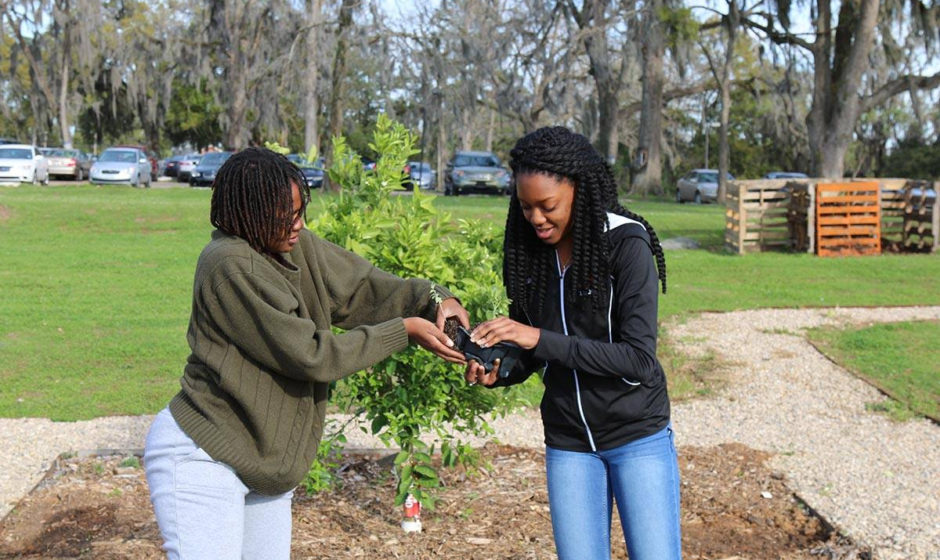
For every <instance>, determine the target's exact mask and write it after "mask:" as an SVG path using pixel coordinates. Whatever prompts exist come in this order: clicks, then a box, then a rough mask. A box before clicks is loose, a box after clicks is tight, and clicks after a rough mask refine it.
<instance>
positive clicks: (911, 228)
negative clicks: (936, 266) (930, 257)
mask: <svg viewBox="0 0 940 560" xmlns="http://www.w3.org/2000/svg"><path fill="white" fill-rule="evenodd" d="M915 188H916V189H917V192H916V193H915V192H914V189H915ZM930 195H932V196H930ZM902 207H903V209H902V212H903V218H904V221H903V227H902V229H903V231H902V236H901V237H902V239H901V245H902V247H903V249H902V250H904V251H907V252H917V253H929V252H932V251H935V250H936V249H937V246H938V241H940V240H938V233H940V207H938V202H937V189H936V186H935V185H932V184H930V183H929V182H927V181H919V182H914V181H912V182H911V183H910V184H909V185H908V186H907V187H906V188H905V189H904V196H903V203H902Z"/></svg>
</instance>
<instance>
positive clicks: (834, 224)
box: [816, 181, 881, 257]
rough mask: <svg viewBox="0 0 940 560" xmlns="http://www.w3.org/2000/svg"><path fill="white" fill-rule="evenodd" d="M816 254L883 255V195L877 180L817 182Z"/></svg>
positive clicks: (823, 255)
mask: <svg viewBox="0 0 940 560" xmlns="http://www.w3.org/2000/svg"><path fill="white" fill-rule="evenodd" d="M816 254H817V255H819V256H821V257H830V256H848V255H880V254H881V193H880V185H879V183H878V182H877V181H864V182H862V181H859V182H846V183H817V185H816Z"/></svg>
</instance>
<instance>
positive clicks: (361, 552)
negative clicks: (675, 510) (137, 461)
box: [0, 445, 870, 560]
mask: <svg viewBox="0 0 940 560" xmlns="http://www.w3.org/2000/svg"><path fill="white" fill-rule="evenodd" d="M482 458H483V465H484V466H483V467H481V468H479V469H478V470H476V471H475V472H468V471H466V470H464V469H454V470H449V471H444V481H445V484H446V488H445V489H444V490H443V492H442V494H441V502H440V503H439V504H438V507H437V508H436V509H435V510H434V511H433V512H429V511H427V510H425V511H424V513H423V515H422V520H423V529H424V531H423V532H422V533H420V534H416V533H410V534H405V533H403V532H402V530H401V528H400V527H399V522H400V521H401V510H400V509H398V508H395V507H393V506H392V500H393V488H394V482H393V480H392V478H391V476H390V471H389V464H388V461H387V460H384V461H383V460H377V459H378V458H377V457H363V456H351V457H349V458H348V459H347V460H346V461H345V462H344V464H343V465H342V467H341V468H340V473H339V474H340V477H341V479H342V481H343V483H342V487H341V488H340V489H338V490H335V491H331V492H327V493H324V494H319V495H315V496H306V495H304V494H303V492H302V491H298V493H297V497H296V498H295V500H294V534H293V554H292V558H324V559H326V558H329V559H336V558H369V559H371V558H410V559H429V558H461V559H483V558H487V559H491V558H505V559H517V558H531V559H542V558H544V559H548V558H554V557H555V556H554V546H553V543H552V533H551V522H550V520H549V514H548V499H547V495H546V492H545V484H544V470H543V461H544V455H543V454H542V453H541V452H540V451H535V450H530V449H521V448H514V447H509V446H496V445H491V446H487V447H486V448H484V449H483V450H482ZM123 459H124V458H123V457H96V458H85V459H77V458H74V459H64V460H61V461H59V464H58V465H57V468H56V469H55V470H54V472H52V473H50V476H48V477H47V478H46V480H45V481H43V483H41V484H40V485H39V486H38V487H37V488H36V489H35V490H34V491H33V492H32V493H31V494H30V495H29V496H27V497H26V498H24V499H23V501H22V502H21V503H20V504H19V505H18V506H17V507H16V509H14V510H13V512H11V513H10V514H9V515H8V516H7V517H6V518H5V519H4V520H3V521H2V522H0V558H43V559H51V558H82V559H86V558H87V559H91V558H95V559H99V560H100V559H104V560H109V559H117V558H136V559H150V558H161V557H162V555H161V553H160V550H159V546H160V539H159V532H158V530H157V527H156V522H155V521H154V518H153V512H152V510H151V509H150V502H149V498H148V495H147V484H146V480H145V478H144V474H143V469H142V468H139V467H137V468H134V467H121V466H120V464H121V462H122V460H123ZM766 459H767V455H766V454H764V453H761V452H757V451H754V450H752V449H749V448H747V447H744V446H742V445H723V446H719V447H713V448H692V447H689V448H682V449H680V470H681V472H682V529H683V535H682V540H683V549H684V557H685V558H687V559H726V560H730V559H760V560H766V559H772V558H779V559H788V560H789V559H819V558H840V559H850V558H851V559H866V558H869V557H870V553H869V552H868V551H867V550H865V549H863V548H860V547H857V546H855V545H854V544H853V543H851V542H849V541H848V540H846V539H844V538H841V537H838V536H837V535H835V534H834V533H833V532H832V530H831V528H830V527H829V526H828V524H827V523H826V522H825V521H824V520H821V519H819V518H818V517H816V516H815V515H813V513H812V512H811V511H808V510H807V508H805V507H804V506H803V505H802V504H801V503H800V502H799V501H798V500H797V499H796V498H795V497H794V496H793V494H792V492H791V491H790V490H789V489H788V488H787V485H786V480H785V478H784V477H783V476H781V475H780V474H778V473H774V472H772V471H771V470H770V469H769V468H768V467H767V466H766V465H765V461H766ZM612 531H613V534H614V535H615V538H614V539H613V550H614V554H613V558H615V559H624V558H626V557H627V556H626V552H625V551H624V544H623V538H622V536H621V535H620V527H619V522H617V521H616V520H615V521H614V527H612Z"/></svg>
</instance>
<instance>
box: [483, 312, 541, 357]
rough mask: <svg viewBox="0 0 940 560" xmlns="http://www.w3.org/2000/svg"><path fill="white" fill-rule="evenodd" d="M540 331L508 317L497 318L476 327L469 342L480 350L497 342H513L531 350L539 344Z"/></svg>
mask: <svg viewBox="0 0 940 560" xmlns="http://www.w3.org/2000/svg"><path fill="white" fill-rule="evenodd" d="M541 334H542V331H541V330H539V329H537V328H535V327H530V326H529V325H523V324H522V323H520V322H518V321H513V320H512V319H510V318H509V317H497V318H495V319H490V320H489V321H486V322H484V323H480V324H479V325H477V327H476V328H475V329H473V332H471V333H470V340H471V341H472V342H475V343H476V344H478V345H480V347H482V348H486V347H488V346H493V345H494V344H497V343H499V342H503V341H507V342H514V343H516V344H518V345H519V346H521V347H522V348H523V349H525V350H531V349H533V348H535V346H536V345H537V344H538V343H539V337H540V336H541Z"/></svg>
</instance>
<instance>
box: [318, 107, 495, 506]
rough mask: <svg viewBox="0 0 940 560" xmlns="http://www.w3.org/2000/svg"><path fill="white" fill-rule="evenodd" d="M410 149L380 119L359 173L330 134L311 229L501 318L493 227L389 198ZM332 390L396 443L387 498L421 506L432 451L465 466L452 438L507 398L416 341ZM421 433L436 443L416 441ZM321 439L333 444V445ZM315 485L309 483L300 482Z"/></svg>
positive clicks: (477, 427) (430, 501)
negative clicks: (370, 162) (325, 187)
mask: <svg viewBox="0 0 940 560" xmlns="http://www.w3.org/2000/svg"><path fill="white" fill-rule="evenodd" d="M414 145H415V136H414V135H413V134H412V133H410V132H409V131H408V130H407V129H406V128H405V127H404V126H402V125H400V124H398V123H395V122H393V121H391V120H390V119H389V118H388V117H386V116H384V115H381V116H380V118H379V120H378V123H377V125H376V130H375V133H374V136H373V141H372V143H371V144H370V146H369V147H370V149H371V150H373V151H374V152H375V153H376V154H378V158H377V160H376V168H375V170H374V171H363V169H362V163H361V161H360V158H359V156H358V155H357V154H355V153H354V152H353V151H352V150H350V149H349V147H348V145H347V143H346V141H345V139H344V138H336V139H335V140H334V151H333V153H334V164H333V165H332V166H331V168H330V169H329V170H328V173H329V174H330V179H331V180H332V181H334V182H335V183H336V184H338V185H340V186H341V193H340V195H339V196H338V197H336V198H335V199H334V200H333V201H331V202H330V203H328V204H327V206H326V207H325V208H324V211H323V212H322V214H321V215H320V216H319V217H317V218H316V219H314V220H312V221H311V223H310V228H311V229H312V230H313V231H314V232H316V233H317V234H318V235H320V236H322V237H324V238H326V239H329V240H330V241H332V242H334V243H336V244H338V245H340V246H343V247H345V248H347V249H349V250H351V251H353V252H355V253H358V254H359V255H361V256H363V257H365V258H366V259H368V260H370V261H371V262H372V263H373V264H375V265H376V266H378V267H379V268H381V269H383V270H385V271H387V272H390V273H392V274H396V275H399V276H402V277H405V278H408V277H420V278H427V279H429V280H432V281H434V282H437V283H438V284H441V285H443V286H446V287H447V288H448V289H449V290H451V291H452V292H453V293H454V294H456V295H457V297H458V298H460V301H461V303H462V304H463V305H464V307H465V308H466V309H467V311H468V312H469V313H470V317H471V322H477V321H482V320H485V319H488V318H490V317H493V316H495V315H496V314H501V313H503V314H504V313H505V312H506V309H507V308H508V300H507V299H506V295H505V291H504V290H503V287H502V279H501V271H502V235H501V232H500V231H499V230H498V228H496V227H494V226H492V225H491V224H487V223H483V222H476V221H466V220H461V221H459V222H456V223H455V222H454V220H453V219H452V218H451V216H450V215H449V214H447V213H442V212H439V211H438V210H437V209H436V208H435V207H434V205H433V204H432V203H433V198H432V197H431V196H428V195H425V194H423V193H421V192H420V189H415V190H414V192H413V193H412V194H411V195H410V196H398V194H396V193H399V194H400V192H401V191H402V190H403V187H402V180H403V178H404V177H403V169H404V166H405V163H406V161H407V160H408V157H409V156H411V155H412V154H414V153H416V150H415V149H414ZM335 395H336V404H337V405H338V406H339V407H340V408H341V409H343V410H347V411H349V412H351V413H353V414H356V415H358V416H359V417H361V418H363V419H364V420H365V422H364V425H367V426H368V431H370V432H371V433H372V434H374V435H377V436H378V437H379V438H380V439H381V440H382V441H383V442H384V443H385V444H386V445H388V446H395V447H398V448H400V449H401V452H400V453H399V454H398V455H397V457H396V458H395V462H394V464H395V468H396V473H397V475H398V477H399V478H398V481H399V483H398V491H397V495H396V504H398V505H400V504H401V503H403V502H404V500H405V497H406V496H407V495H408V494H409V493H410V494H412V495H414V496H415V497H416V498H417V499H419V500H420V501H421V502H422V504H423V505H425V506H426V507H429V508H432V507H433V506H434V496H433V490H434V489H435V488H437V487H438V486H439V485H440V478H439V476H438V472H437V470H436V469H435V467H434V465H433V464H432V456H433V455H434V454H435V453H436V452H438V451H439V452H440V454H441V463H442V464H443V465H444V466H453V465H455V464H458V463H463V464H467V463H472V461H473V459H474V456H475V455H474V453H473V450H472V449H471V447H470V446H469V445H468V444H467V443H466V442H465V441H464V440H462V439H461V438H462V437H465V434H477V435H479V434H485V433H492V429H491V428H490V427H489V425H488V424H487V423H486V421H485V419H484V418H483V415H484V414H486V413H489V412H493V411H495V412H497V413H500V412H506V411H507V410H508V409H509V407H510V406H511V404H512V403H510V399H511V397H510V396H508V395H509V394H507V393H506V392H504V391H501V390H497V391H490V390H486V389H483V388H481V387H471V386H468V385H467V383H466V382H465V380H464V378H463V369H462V368H460V367H458V366H455V365H453V364H450V363H447V362H444V361H443V360H441V359H440V358H438V357H436V356H434V355H433V354H431V353H430V352H428V351H426V350H424V349H422V348H417V347H409V348H408V349H407V350H405V351H403V352H400V353H398V354H396V355H395V356H394V357H392V358H390V359H387V360H384V361H382V362H380V363H378V364H376V365H375V366H374V367H372V368H370V369H369V370H367V371H363V372H359V373H357V374H355V375H353V376H350V377H348V378H346V379H344V380H343V381H342V382H341V390H339V391H337V392H336V393H335ZM422 434H427V435H431V436H432V438H431V439H433V441H434V442H435V443H432V444H427V443H425V442H423V441H422V440H421V439H420V436H421V435H422ZM324 445H325V446H328V447H329V448H330V449H335V448H336V444H335V442H325V443H324ZM315 471H316V472H311V477H312V478H315V477H316V476H317V475H322V474H323V472H322V470H320V471H317V467H315ZM316 485H317V484H316V483H315V481H314V480H310V481H308V486H316Z"/></svg>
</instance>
